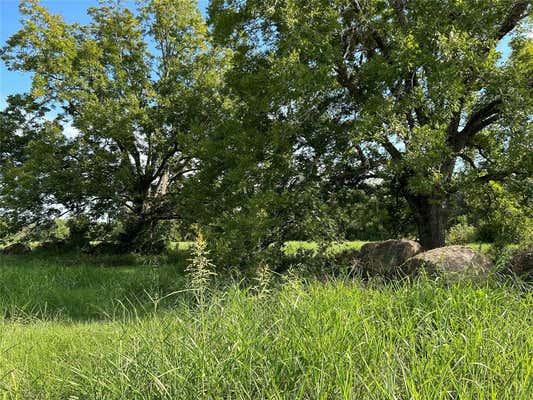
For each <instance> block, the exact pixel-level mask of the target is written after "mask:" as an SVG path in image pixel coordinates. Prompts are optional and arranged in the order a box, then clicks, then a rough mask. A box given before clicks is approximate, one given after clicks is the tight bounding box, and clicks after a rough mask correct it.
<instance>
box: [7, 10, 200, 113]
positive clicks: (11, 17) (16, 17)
mask: <svg viewBox="0 0 533 400" xmlns="http://www.w3.org/2000/svg"><path fill="white" fill-rule="evenodd" d="M126 3H131V4H134V1H132V0H127V1H126ZM207 3H208V0H199V6H200V9H201V10H202V11H203V12H205V10H206V7H207ZM41 4H42V5H43V6H45V7H46V8H47V9H48V10H50V11H51V12H52V13H54V14H61V15H63V17H64V18H65V20H66V21H67V22H70V23H72V22H80V23H87V22H88V21H89V18H88V16H87V14H86V10H87V8H89V7H91V6H94V5H97V4H98V0H42V1H41ZM18 6H19V0H0V47H3V46H4V44H5V42H6V40H7V39H8V38H9V37H10V36H11V35H13V34H14V33H15V32H16V31H17V30H18V29H19V28H20V26H21V25H20V18H21V15H20V13H19V10H18ZM30 86H31V78H30V75H29V74H27V73H20V72H13V71H8V70H7V69H6V67H5V66H4V64H3V63H2V62H0V108H3V107H4V106H5V104H6V103H5V99H6V98H7V96H8V95H10V94H14V93H22V92H26V91H28V90H29V89H30Z"/></svg>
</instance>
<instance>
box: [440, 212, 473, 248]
mask: <svg viewBox="0 0 533 400" xmlns="http://www.w3.org/2000/svg"><path fill="white" fill-rule="evenodd" d="M477 239H478V231H477V228H476V227H475V226H473V225H470V224H468V222H467V220H466V218H460V220H459V222H458V223H457V224H455V225H453V226H452V227H451V228H450V229H449V230H448V235H447V242H448V244H467V243H472V242H475V241H477Z"/></svg>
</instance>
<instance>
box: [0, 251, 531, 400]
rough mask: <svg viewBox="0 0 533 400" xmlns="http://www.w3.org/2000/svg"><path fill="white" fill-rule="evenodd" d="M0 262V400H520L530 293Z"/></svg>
mask: <svg viewBox="0 0 533 400" xmlns="http://www.w3.org/2000/svg"><path fill="white" fill-rule="evenodd" d="M165 262H166V263H165V264H162V265H160V266H158V267H154V265H153V262H151V261H150V260H149V259H138V258H132V257H107V258H106V257H103V258H98V259H89V258H84V257H74V256H71V257H69V256H63V257H55V258H54V257H52V258H45V259H42V260H40V259H38V258H35V257H27V258H22V257H2V258H0V398H3V399H27V398H32V399H33V398H39V399H41V398H43V399H104V398H105V399H148V398H152V399H153V398H157V399H179V398H184V399H194V398H241V399H261V398H264V399H271V398H285V399H328V398H342V399H361V398H369V399H394V398H397V399H411V398H412V399H452V398H456V399H459V398H460V399H470V398H483V399H485V398H493V399H530V398H532V397H533V362H532V361H533V359H532V357H533V356H532V354H533V325H532V323H531V322H532V321H531V310H532V308H533V292H532V291H531V287H528V286H524V285H523V284H519V283H516V282H511V281H506V282H494V281H493V282H489V283H487V284H484V285H482V286H471V285H470V284H467V283H454V284H445V283H438V282H431V281H427V280H423V279H422V280H418V281H414V282H408V281H401V282H394V283H391V284H383V283H379V282H366V283H363V282H359V281H350V280H341V279H339V280H332V281H329V282H328V283H319V282H316V281H312V280H311V281H303V280H302V279H298V278H291V279H286V278H285V279H277V280H275V281H272V282H271V283H270V284H269V285H268V286H267V287H263V290H259V291H258V290H253V289H242V288H239V287H238V285H237V284H235V283H231V282H220V284H219V285H220V289H223V290H220V289H218V288H217V289H214V288H213V289H211V290H210V292H209V296H210V297H209V300H207V301H206V302H205V303H202V304H199V305H198V304H196V303H195V302H194V298H193V296H192V295H191V293H190V292H189V291H183V289H185V288H186V285H185V278H184V275H183V272H182V270H183V267H184V262H183V261H182V260H180V259H178V258H176V259H174V260H172V259H168V260H165Z"/></svg>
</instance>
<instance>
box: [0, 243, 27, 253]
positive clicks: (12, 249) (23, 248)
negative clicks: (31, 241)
mask: <svg viewBox="0 0 533 400" xmlns="http://www.w3.org/2000/svg"><path fill="white" fill-rule="evenodd" d="M29 253H31V248H30V246H28V245H27V244H24V243H15V244H12V245H10V246H7V247H5V248H4V250H2V254H5V255H10V256H19V255H22V254H29Z"/></svg>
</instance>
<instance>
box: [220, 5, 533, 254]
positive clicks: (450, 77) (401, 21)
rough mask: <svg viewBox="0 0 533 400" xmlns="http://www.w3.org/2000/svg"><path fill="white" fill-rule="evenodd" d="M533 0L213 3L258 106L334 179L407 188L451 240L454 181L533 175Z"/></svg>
mask: <svg viewBox="0 0 533 400" xmlns="http://www.w3.org/2000/svg"><path fill="white" fill-rule="evenodd" d="M531 11H532V2H531V1H530V0H491V1H486V0H247V1H237V0H214V1H212V3H211V6H210V15H211V19H212V22H213V23H214V27H215V34H216V37H217V38H218V40H220V41H221V42H223V43H224V44H226V45H229V46H232V47H233V49H235V51H236V56H235V60H236V62H235V67H234V69H233V72H232V76H233V79H232V81H231V84H232V85H233V86H234V87H235V88H236V93H239V95H240V96H241V98H242V99H244V100H243V101H244V102H245V103H249V104H253V106H252V107H248V117H249V119H250V120H256V119H257V118H258V116H262V121H263V122H266V124H265V126H268V127H267V128H266V129H267V130H269V131H270V132H272V130H273V129H274V130H276V131H277V132H278V134H277V136H276V137H277V138H279V137H283V132H284V135H285V136H284V137H285V140H286V142H287V143H288V144H290V145H289V146H285V147H286V148H287V149H290V150H289V151H296V156H297V158H300V159H301V158H307V161H308V162H307V165H308V166H309V165H311V166H314V168H315V172H316V173H317V174H321V175H322V176H323V178H324V179H328V180H336V181H337V182H339V183H340V184H341V185H342V184H346V185H358V184H360V183H361V182H362V181H364V180H368V179H373V182H374V183H376V182H383V183H384V184H389V185H391V187H392V186H394V187H395V188H397V190H398V191H399V192H400V193H401V195H402V196H403V198H404V199H405V200H406V201H407V203H408V204H409V207H410V209H411V211H412V214H413V217H414V219H415V221H416V224H417V226H418V232H419V238H420V240H421V242H422V244H423V245H424V246H425V247H426V248H434V247H438V246H442V245H443V244H444V243H445V232H446V225H447V219H448V213H449V200H450V197H451V196H452V195H453V194H455V193H460V192H461V191H462V190H463V189H464V188H465V187H472V186H474V185H481V187H482V186H483V185H487V184H488V183H489V182H491V181H498V180H502V179H516V180H521V182H522V183H521V184H522V185H531V180H530V177H531V175H532V174H533V166H532V162H531V151H532V142H533V141H532V126H531V122H532V115H533V80H532V77H533V40H532V38H531V35H530V34H529V35H528V30H529V29H531V28H530V27H529V26H528V25H527V22H528V18H530V15H531ZM529 32H531V31H530V30H529ZM528 36H529V37H528ZM502 42H505V43H503V44H502ZM502 51H503V53H505V54H502ZM243 82H244V83H243ZM244 85H246V86H247V88H245V87H244ZM280 132H281V134H280ZM250 134H251V135H256V134H257V133H256V132H254V130H253V129H252V130H250ZM278 147H280V146H278Z"/></svg>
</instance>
